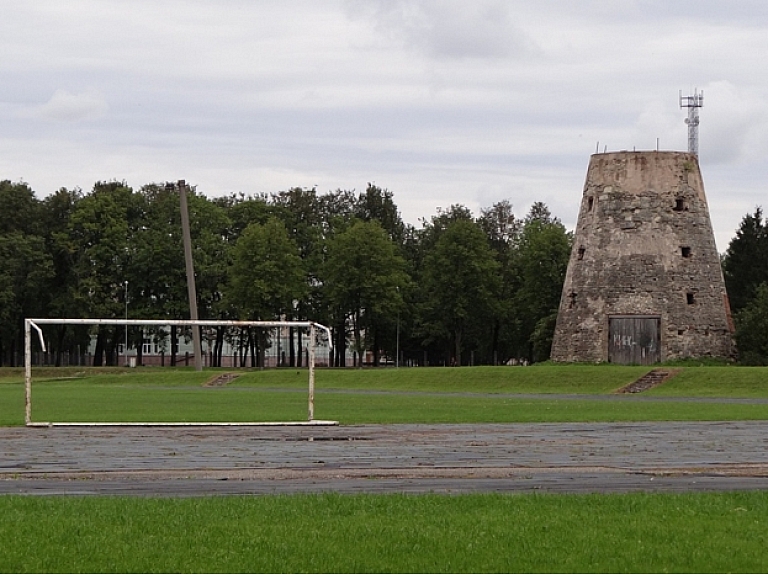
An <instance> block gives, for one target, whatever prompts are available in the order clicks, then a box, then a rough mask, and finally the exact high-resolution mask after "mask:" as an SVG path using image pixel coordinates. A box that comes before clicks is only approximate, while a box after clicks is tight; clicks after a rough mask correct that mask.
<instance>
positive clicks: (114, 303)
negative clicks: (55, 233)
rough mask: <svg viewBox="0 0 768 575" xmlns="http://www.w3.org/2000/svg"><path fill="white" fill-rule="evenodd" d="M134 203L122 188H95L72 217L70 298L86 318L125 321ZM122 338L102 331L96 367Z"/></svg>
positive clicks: (135, 212)
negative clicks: (72, 287) (74, 284)
mask: <svg viewBox="0 0 768 575" xmlns="http://www.w3.org/2000/svg"><path fill="white" fill-rule="evenodd" d="M136 200H137V198H136V196H135V194H134V193H133V190H132V189H131V188H130V187H128V185H127V184H126V183H125V182H116V181H112V182H97V183H96V184H95V185H94V187H93V190H92V191H91V193H90V194H88V195H86V196H84V197H83V198H82V199H81V200H80V201H78V202H77V203H76V204H75V207H74V210H73V211H72V215H71V217H70V221H69V226H68V232H69V249H70V250H71V252H72V253H73V254H74V266H73V271H74V273H75V274H76V276H77V289H76V291H75V294H74V295H75V298H76V300H77V305H78V307H81V308H82V309H83V311H84V313H85V314H87V316H90V317H94V318H119V317H122V316H123V313H124V309H125V295H124V294H125V281H126V280H128V278H129V268H130V261H131V258H132V255H133V247H132V246H133V235H134V232H135V230H136V229H137V226H138V224H139V221H140V215H141V211H140V209H139V205H138V203H137V201H136ZM122 333H123V332H122V331H121V330H119V329H109V328H107V327H104V326H102V328H101V329H100V330H99V334H98V338H97V340H96V351H95V352H94V364H95V365H101V364H102V362H104V361H106V363H107V364H108V365H111V364H112V363H113V362H114V361H115V359H116V352H117V346H118V344H119V343H120V342H121V341H122V339H123V338H122Z"/></svg>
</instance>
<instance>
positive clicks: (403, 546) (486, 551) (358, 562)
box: [0, 492, 768, 573]
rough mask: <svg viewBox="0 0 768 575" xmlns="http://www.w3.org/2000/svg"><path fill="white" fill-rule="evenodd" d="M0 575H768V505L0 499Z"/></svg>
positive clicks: (759, 497) (750, 496)
mask: <svg viewBox="0 0 768 575" xmlns="http://www.w3.org/2000/svg"><path fill="white" fill-rule="evenodd" d="M0 516H2V517H3V521H2V522H0V541H2V542H3V544H2V548H3V552H2V553H0V571H2V572H6V573H7V572H14V573H36V572H64V573H75V572H90V573H99V572H124V573H128V572H145V573H158V572H165V573H177V572H208V573H221V572H225V573H238V572H255V573H258V572H262V573H304V572H319V573H335V572H338V573H348V572H355V573H371V572H373V573H390V572H394V573H411V572H417V573H418V572H421V573H437V572H440V573H442V572H454V573H464V572H472V573H483V572H484V573H493V572H504V573H513V572H580V573H590V572H603V573H623V572H638V573H639V572H655V573H665V572H699V573H705V572H742V573H746V572H766V570H768V529H767V526H766V521H768V520H767V519H766V518H767V517H768V493H762V492H751V493H716V494H669V495H648V494H632V495H605V496H599V495H588V496H563V495H547V496H537V495H495V494H486V495H461V496H438V495H427V496H418V497H416V496H404V495H388V496H382V495H378V496H374V495H355V496H342V495H300V496H290V497H288V496H267V497H226V498H193V499H151V498H150V499H146V498H133V499H131V498H111V497H109V498H80V497H71V498H49V497H2V498H0Z"/></svg>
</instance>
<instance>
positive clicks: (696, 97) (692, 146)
mask: <svg viewBox="0 0 768 575" xmlns="http://www.w3.org/2000/svg"><path fill="white" fill-rule="evenodd" d="M703 105H704V90H702V91H701V92H699V91H698V90H694V91H693V96H683V91H682V90H680V108H688V117H687V118H686V119H685V123H686V124H688V152H689V153H690V154H695V155H697V156H698V155H699V108H701V107H702V106H703Z"/></svg>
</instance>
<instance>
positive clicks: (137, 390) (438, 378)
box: [0, 365, 768, 425]
mask: <svg viewBox="0 0 768 575" xmlns="http://www.w3.org/2000/svg"><path fill="white" fill-rule="evenodd" d="M222 371H226V370H205V371H203V372H202V373H197V372H195V371H194V370H193V369H192V368H178V369H170V368H165V369H160V368H140V369H134V370H130V369H119V368H112V369H97V370H92V369H83V368H67V369H63V370H55V369H50V368H48V369H41V370H35V371H34V372H33V402H32V406H33V420H35V421H58V422H75V421H102V422H115V421H142V422H162V421H167V422H175V421H180V422H182V421H187V422H190V421H192V422H194V421H200V422H205V421H214V422H215V421H284V420H303V419H306V417H307V410H308V406H307V371H306V370H297V369H280V370H263V371H262V370H244V371H242V372H241V376H240V377H239V378H237V379H236V380H234V381H233V382H231V383H230V384H229V385H227V386H225V387H215V388H209V387H203V383H205V382H206V381H207V380H208V379H210V378H211V377H213V376H214V375H216V374H217V373H220V372H222ZM646 371H647V368H643V367H636V366H635V367H626V366H609V365H600V366H583V365H570V366H562V365H542V366H532V367H526V368H522V367H517V368H510V367H475V368H424V369H419V368H413V369H399V370H396V369H378V370H376V369H324V370H318V371H317V381H316V395H315V417H316V418H318V419H334V420H338V421H339V422H341V423H342V424H363V423H413V422H415V423H513V422H566V421H661V420H680V421H684V420H702V421H722V420H744V419H768V404H766V403H752V404H736V403H727V402H722V403H718V402H714V403H696V402H690V401H684V400H683V399H682V398H685V397H708V398H717V397H722V398H729V397H742V398H768V369H767V368H750V367H686V368H681V371H680V373H679V374H678V375H677V376H676V377H674V378H673V379H671V380H669V381H668V382H667V383H665V384H664V385H662V386H660V387H658V388H656V389H654V390H651V391H648V392H646V393H644V394H643V396H646V397H659V398H662V397H666V398H669V401H665V402H647V401H641V400H639V398H633V397H624V400H623V401H606V400H603V399H600V398H597V397H595V395H605V394H610V393H612V392H614V391H615V390H617V389H619V388H620V387H622V386H624V385H626V384H627V383H629V382H631V381H633V380H634V379H636V378H637V377H639V376H640V375H642V374H643V373H645V372H646ZM22 382H23V374H22V371H21V370H20V369H15V370H11V369H4V370H0V425H21V424H22V423H23V413H24V389H23V384H22ZM516 394H541V395H540V396H539V397H515V395H516ZM553 394H568V395H569V396H571V398H570V399H566V398H559V397H556V396H554V395H553ZM549 395H551V396H552V397H551V398H549V397H548V396H549ZM675 399H678V400H679V401H675Z"/></svg>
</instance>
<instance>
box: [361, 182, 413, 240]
mask: <svg viewBox="0 0 768 575" xmlns="http://www.w3.org/2000/svg"><path fill="white" fill-rule="evenodd" d="M355 216H356V217H357V218H358V219H360V220H362V221H365V222H369V221H373V220H375V221H377V222H379V224H380V225H381V227H382V229H383V230H384V231H385V232H387V235H388V236H389V238H390V239H391V240H392V241H393V242H395V244H397V245H398V246H401V245H402V244H403V241H404V240H405V224H403V220H402V218H401V217H400V212H399V211H398V210H397V206H396V205H395V201H394V196H393V194H392V192H390V191H389V190H385V189H382V188H379V187H378V186H376V185H374V184H371V183H369V184H368V187H367V188H366V189H365V192H364V193H361V194H360V195H359V196H358V197H357V201H356V205H355Z"/></svg>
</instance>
